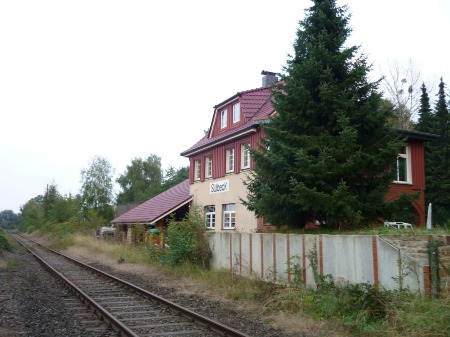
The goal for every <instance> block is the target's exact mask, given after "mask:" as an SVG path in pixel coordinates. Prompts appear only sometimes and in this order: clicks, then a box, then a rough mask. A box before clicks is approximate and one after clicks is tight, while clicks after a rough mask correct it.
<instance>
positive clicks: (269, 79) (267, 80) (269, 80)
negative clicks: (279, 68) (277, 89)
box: [261, 70, 278, 87]
mask: <svg viewBox="0 0 450 337" xmlns="http://www.w3.org/2000/svg"><path fill="white" fill-rule="evenodd" d="M261 75H263V78H262V86H263V87H270V86H271V85H273V84H275V83H277V82H278V77H277V74H276V73H272V72H270V71H265V70H263V71H262V72H261Z"/></svg>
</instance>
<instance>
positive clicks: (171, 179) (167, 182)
mask: <svg viewBox="0 0 450 337" xmlns="http://www.w3.org/2000/svg"><path fill="white" fill-rule="evenodd" d="M188 178H189V166H186V167H181V168H179V169H178V170H177V169H175V168H174V167H173V166H169V168H168V169H166V173H165V175H164V179H163V180H164V181H163V184H162V186H161V189H162V191H166V190H168V189H169V188H171V187H173V186H175V185H177V184H179V183H181V182H183V181H184V180H186V179H188Z"/></svg>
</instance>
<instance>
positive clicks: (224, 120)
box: [220, 109, 227, 129]
mask: <svg viewBox="0 0 450 337" xmlns="http://www.w3.org/2000/svg"><path fill="white" fill-rule="evenodd" d="M226 127H227V109H224V110H222V111H221V112H220V128H221V129H223V128H226Z"/></svg>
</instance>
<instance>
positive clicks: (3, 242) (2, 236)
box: [0, 229, 11, 250]
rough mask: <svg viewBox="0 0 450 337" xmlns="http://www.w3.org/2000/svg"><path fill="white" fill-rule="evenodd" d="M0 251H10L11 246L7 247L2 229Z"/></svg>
mask: <svg viewBox="0 0 450 337" xmlns="http://www.w3.org/2000/svg"><path fill="white" fill-rule="evenodd" d="M0 250H11V246H10V245H9V242H8V240H7V239H6V237H5V233H4V232H3V230H2V229H0Z"/></svg>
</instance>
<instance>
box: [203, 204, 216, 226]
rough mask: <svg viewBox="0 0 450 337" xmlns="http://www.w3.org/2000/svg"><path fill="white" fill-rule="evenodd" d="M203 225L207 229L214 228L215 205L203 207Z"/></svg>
mask: <svg viewBox="0 0 450 337" xmlns="http://www.w3.org/2000/svg"><path fill="white" fill-rule="evenodd" d="M205 225H206V228H207V229H214V228H216V206H214V205H209V206H206V207H205Z"/></svg>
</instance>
